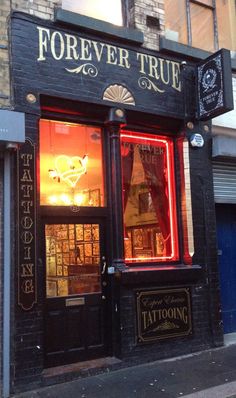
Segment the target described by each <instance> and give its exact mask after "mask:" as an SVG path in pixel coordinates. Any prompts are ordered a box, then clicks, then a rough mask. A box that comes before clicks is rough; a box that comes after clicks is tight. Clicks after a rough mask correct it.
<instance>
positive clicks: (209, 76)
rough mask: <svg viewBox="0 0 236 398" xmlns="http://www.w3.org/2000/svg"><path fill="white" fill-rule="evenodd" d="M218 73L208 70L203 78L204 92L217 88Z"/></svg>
mask: <svg viewBox="0 0 236 398" xmlns="http://www.w3.org/2000/svg"><path fill="white" fill-rule="evenodd" d="M216 76H217V74H216V71H215V70H214V69H207V70H206V72H205V73H204V75H203V78H202V85H203V87H204V89H205V90H204V91H208V90H210V89H212V88H214V87H215V82H216Z"/></svg>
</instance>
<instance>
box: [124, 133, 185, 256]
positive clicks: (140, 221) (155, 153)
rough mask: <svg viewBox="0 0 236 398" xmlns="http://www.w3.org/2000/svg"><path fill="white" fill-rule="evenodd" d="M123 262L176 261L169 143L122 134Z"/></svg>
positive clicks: (173, 195)
mask: <svg viewBox="0 0 236 398" xmlns="http://www.w3.org/2000/svg"><path fill="white" fill-rule="evenodd" d="M121 143H122V144H121V155H122V174H123V204H124V225H125V231H124V246H125V259H126V262H150V261H158V262H159V261H173V260H177V259H178V256H179V253H178V238H177V216H176V199H175V176H174V160H173V159H174V153H173V142H172V140H171V139H169V138H167V137H161V136H155V135H150V134H139V133H132V132H122V134H121Z"/></svg>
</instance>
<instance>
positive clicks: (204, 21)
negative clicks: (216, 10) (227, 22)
mask: <svg viewBox="0 0 236 398" xmlns="http://www.w3.org/2000/svg"><path fill="white" fill-rule="evenodd" d="M190 15H191V31H192V46H193V47H198V48H201V49H203V50H207V51H214V50H215V48H214V20H213V11H212V10H211V9H209V8H206V7H203V6H199V5H198V4H193V3H191V4H190Z"/></svg>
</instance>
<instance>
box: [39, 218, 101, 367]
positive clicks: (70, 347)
mask: <svg viewBox="0 0 236 398" xmlns="http://www.w3.org/2000/svg"><path fill="white" fill-rule="evenodd" d="M96 221H97V220H96ZM44 236H45V245H44V248H45V253H44V258H45V270H46V289H45V290H46V300H45V366H46V367H50V366H58V365H64V364H67V363H72V362H79V361H84V360H88V359H92V358H97V357H101V356H105V355H106V353H107V346H108V341H107V338H106V329H107V328H106V324H107V321H108V320H107V318H106V317H107V315H108V311H107V308H106V307H107V297H106V290H105V289H107V280H106V279H107V273H106V258H105V244H104V225H103V224H102V222H99V221H97V222H92V221H91V220H90V222H86V220H83V222H81V221H79V222H78V223H67V224H57V223H47V222H46V223H45V224H44Z"/></svg>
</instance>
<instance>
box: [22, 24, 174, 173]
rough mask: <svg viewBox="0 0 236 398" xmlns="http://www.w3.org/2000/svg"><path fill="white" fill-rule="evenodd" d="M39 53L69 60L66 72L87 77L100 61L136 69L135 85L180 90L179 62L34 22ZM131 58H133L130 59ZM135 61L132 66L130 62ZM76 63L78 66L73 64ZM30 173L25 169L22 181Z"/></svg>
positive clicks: (96, 71) (43, 59) (158, 90)
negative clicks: (132, 51)
mask: <svg viewBox="0 0 236 398" xmlns="http://www.w3.org/2000/svg"><path fill="white" fill-rule="evenodd" d="M37 30H38V57H37V61H38V62H40V63H43V62H46V61H47V59H48V57H49V56H50V57H52V58H53V59H54V60H55V61H70V62H68V67H65V70H66V71H67V72H69V73H75V74H78V73H81V74H83V75H88V76H90V77H96V76H97V75H98V74H99V65H100V64H101V68H103V65H106V64H107V65H111V66H113V67H117V68H123V69H127V70H131V72H132V68H135V69H136V70H135V71H134V72H135V73H136V72H138V73H139V75H138V79H137V82H136V84H137V87H139V88H142V89H145V90H151V91H153V92H155V93H157V94H158V93H159V94H162V93H165V91H166V87H171V88H172V89H174V90H175V91H178V92H181V79H180V63H179V62H175V61H172V60H168V59H164V58H160V57H156V56H154V55H149V54H144V53H140V52H136V53H135V56H134V58H133V56H132V57H131V51H129V50H128V49H126V48H123V47H118V46H115V45H110V44H107V43H103V42H100V41H96V40H90V39H85V38H83V37H79V36H75V35H71V34H67V33H65V32H62V31H61V32H59V31H53V30H52V29H49V28H45V27H42V26H37ZM131 58H132V60H131ZM132 62H135V66H134V65H132ZM75 64H77V66H75ZM29 178H30V176H29V175H28V174H27V172H26V173H25V175H24V176H23V179H24V181H29Z"/></svg>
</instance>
